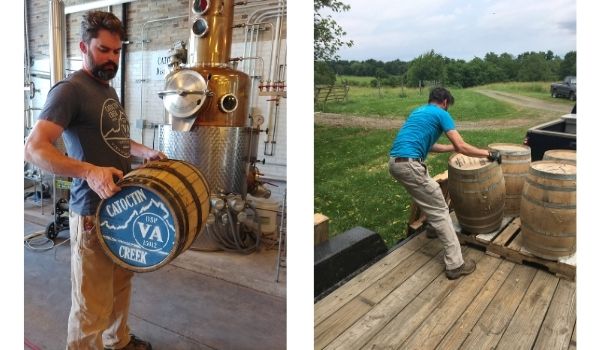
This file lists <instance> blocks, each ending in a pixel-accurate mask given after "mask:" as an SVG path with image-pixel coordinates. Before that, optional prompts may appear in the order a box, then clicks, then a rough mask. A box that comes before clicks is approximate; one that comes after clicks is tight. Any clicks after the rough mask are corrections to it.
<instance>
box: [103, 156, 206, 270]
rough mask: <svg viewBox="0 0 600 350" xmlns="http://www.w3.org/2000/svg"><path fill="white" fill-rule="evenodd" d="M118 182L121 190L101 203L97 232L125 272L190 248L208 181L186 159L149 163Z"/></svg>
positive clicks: (153, 266) (198, 226)
mask: <svg viewBox="0 0 600 350" xmlns="http://www.w3.org/2000/svg"><path fill="white" fill-rule="evenodd" d="M118 185H119V186H120V187H121V191H119V192H118V193H116V194H115V195H114V196H112V197H110V198H108V199H104V200H102V201H101V202H100V205H99V207H98V210H97V212H96V227H97V230H96V232H97V234H98V238H99V240H100V243H101V245H102V247H103V249H104V252H105V253H106V255H108V257H109V258H110V259H112V260H113V261H114V262H115V263H116V264H118V265H120V266H122V267H124V268H126V269H128V270H132V271H135V272H148V271H154V270H156V269H158V268H160V267H162V266H164V265H166V264H168V263H169V262H170V261H171V260H173V259H174V258H175V257H177V256H178V255H179V254H181V253H182V252H183V251H185V250H186V249H188V248H189V247H190V245H191V244H192V242H193V241H194V239H195V238H196V236H197V235H198V233H199V232H200V230H201V229H202V226H203V225H204V223H205V222H206V218H207V217H208V212H209V207H210V204H209V203H210V201H209V200H210V191H209V186H208V182H207V181H206V179H205V178H204V176H203V175H202V173H201V172H200V171H199V170H198V169H197V168H196V167H195V166H193V165H192V164H190V163H187V162H184V161H179V160H167V159H164V160H159V161H153V162H149V163H147V164H146V165H145V166H143V167H142V168H139V169H136V170H133V171H131V172H130V173H128V174H127V175H126V176H125V177H124V178H123V180H122V181H120V182H119V183H118Z"/></svg>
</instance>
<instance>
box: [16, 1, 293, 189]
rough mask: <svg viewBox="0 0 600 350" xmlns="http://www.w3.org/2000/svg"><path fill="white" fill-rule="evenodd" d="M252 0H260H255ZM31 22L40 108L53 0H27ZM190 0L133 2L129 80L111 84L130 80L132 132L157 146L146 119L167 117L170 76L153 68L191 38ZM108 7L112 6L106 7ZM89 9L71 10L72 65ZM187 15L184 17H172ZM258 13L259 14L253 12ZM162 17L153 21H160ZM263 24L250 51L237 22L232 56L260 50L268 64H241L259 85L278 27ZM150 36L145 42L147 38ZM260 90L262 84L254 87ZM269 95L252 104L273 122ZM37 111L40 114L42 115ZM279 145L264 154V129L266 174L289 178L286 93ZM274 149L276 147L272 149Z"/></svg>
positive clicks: (243, 17)
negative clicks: (164, 101)
mask: <svg viewBox="0 0 600 350" xmlns="http://www.w3.org/2000/svg"><path fill="white" fill-rule="evenodd" d="M63 2H64V4H65V7H68V6H72V5H78V4H83V3H86V2H89V1H82V0H65V1H63ZM249 3H250V4H252V3H256V1H249ZM26 4H27V12H28V16H27V17H28V18H27V19H26V20H27V21H28V26H29V28H28V29H29V49H30V55H31V58H32V61H33V62H34V66H33V67H34V69H33V70H34V71H35V72H36V76H35V77H34V79H33V80H34V81H35V82H36V86H37V87H39V88H40V90H41V91H40V92H39V93H38V96H36V99H35V100H34V101H33V107H34V108H40V107H42V106H43V102H44V101H45V96H46V94H47V90H48V89H49V86H48V85H49V84H48V80H47V79H48V78H47V74H45V72H48V70H49V64H48V40H49V39H48V13H49V5H48V0H26ZM188 4H189V1H188V0H137V1H134V2H131V3H129V4H127V5H126V6H127V23H126V26H127V40H128V41H129V44H127V47H126V50H125V51H126V53H125V55H124V57H123V59H124V61H125V65H124V67H120V69H123V68H124V69H125V81H124V82H121V81H120V75H119V74H117V77H116V78H115V79H113V81H112V82H111V84H112V85H113V87H114V88H115V89H116V90H117V93H120V89H121V85H122V84H123V86H124V98H123V96H122V102H123V104H124V105H125V111H126V113H127V115H128V117H129V121H130V124H131V137H132V138H133V139H134V140H137V141H143V143H144V144H146V145H148V146H152V141H153V130H151V129H142V128H140V126H141V125H143V124H142V120H145V121H146V122H151V123H163V122H165V110H164V108H163V105H162V100H161V99H160V98H158V91H160V90H162V89H163V87H164V80H163V79H159V78H157V77H156V76H155V75H154V74H152V73H153V71H152V70H153V69H155V65H154V62H152V59H153V57H156V55H159V54H161V53H164V52H166V51H167V50H168V49H169V48H171V47H172V45H173V43H174V42H176V41H178V40H181V41H184V42H186V43H187V42H188V39H189V38H188V36H189V23H188V22H189V21H188V15H189V10H188ZM123 6H124V5H117V6H112V8H111V11H112V12H113V13H114V14H115V15H117V17H119V18H121V16H122V9H123ZM258 8H259V7H251V8H246V9H244V8H243V7H240V8H237V7H236V9H235V12H234V14H235V15H234V24H238V23H245V22H246V21H248V19H249V18H250V17H251V15H252V13H253V12H254V11H255V10H256V9H258ZM102 9H103V10H106V8H102ZM82 15H83V12H79V13H73V14H69V15H67V16H66V27H67V28H66V37H67V43H66V56H67V58H68V63H67V69H78V68H79V67H80V65H81V54H80V52H79V26H80V21H81V17H82ZM179 16H183V18H172V17H179ZM252 18H256V17H252ZM155 20H158V21H156V22H149V21H155ZM265 22H269V23H272V25H273V26H274V25H275V18H274V17H267V18H265ZM285 23H286V22H285V20H284V21H283V30H282V39H283V40H282V44H281V50H280V57H281V59H280V63H281V64H285V62H284V61H285V52H286V50H285V45H286V40H285V38H286V28H285ZM262 27H263V29H266V30H261V31H260V34H259V35H258V40H257V44H256V47H255V48H256V50H255V51H252V53H250V52H248V51H247V50H248V48H247V47H246V49H245V47H244V38H245V37H247V35H246V34H245V29H242V28H237V29H234V30H233V38H232V41H233V44H232V52H231V55H232V57H241V56H243V55H244V52H245V51H246V56H250V55H252V56H260V57H262V59H263V61H264V69H261V68H260V67H261V64H260V63H259V61H254V60H247V61H244V62H242V63H240V65H239V67H238V69H240V70H243V71H245V72H246V73H248V74H250V75H252V76H253V77H254V78H253V79H254V81H255V86H258V81H259V80H260V79H261V78H260V77H259V75H261V73H263V77H262V78H263V79H264V80H267V74H268V71H269V60H270V55H271V50H272V48H271V43H272V42H271V38H272V34H273V31H272V30H271V28H272V27H271V26H269V25H266V26H265V25H263V26H262ZM142 40H144V42H142ZM254 94H255V95H257V90H255V92H254ZM267 99H269V97H265V96H255V97H254V98H253V99H252V103H251V107H254V108H252V110H255V111H257V112H256V113H257V114H262V115H263V116H264V118H265V123H264V124H263V128H266V127H267V125H268V123H269V120H268V119H269V108H270V105H273V102H268V101H267ZM36 113H37V112H35V111H34V118H35V116H36ZM277 118H278V119H277V131H276V147H275V152H274V153H273V155H265V154H264V152H263V151H264V140H266V134H265V133H264V132H263V133H261V136H260V139H259V151H258V157H259V159H262V158H264V159H265V165H260V166H259V168H260V170H261V172H262V173H264V174H265V176H266V177H271V178H274V179H281V180H285V178H286V163H287V158H286V153H287V142H286V140H287V137H286V119H287V111H286V99H285V98H282V99H281V103H280V106H279V115H278V117H277ZM267 153H270V147H269V149H268V152H267Z"/></svg>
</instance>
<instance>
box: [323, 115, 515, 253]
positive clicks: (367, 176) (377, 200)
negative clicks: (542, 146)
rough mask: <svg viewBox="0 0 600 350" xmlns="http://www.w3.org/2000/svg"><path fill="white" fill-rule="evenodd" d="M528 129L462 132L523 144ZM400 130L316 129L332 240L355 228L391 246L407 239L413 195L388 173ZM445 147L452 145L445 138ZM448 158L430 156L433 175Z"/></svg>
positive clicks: (480, 139)
mask: <svg viewBox="0 0 600 350" xmlns="http://www.w3.org/2000/svg"><path fill="white" fill-rule="evenodd" d="M526 129H527V128H512V129H495V130H487V131H463V132H461V135H462V136H463V138H464V139H465V140H466V141H467V142H469V143H471V144H473V145H476V146H480V147H485V146H487V145H488V144H490V143H494V142H506V143H519V144H520V143H521V142H522V140H523V136H524V135H525V132H526ZM396 133H397V130H374V129H358V128H336V127H325V126H319V125H316V126H315V148H314V151H315V152H314V153H315V179H314V183H315V188H314V192H315V199H314V210H315V212H318V213H322V214H324V215H326V216H327V217H329V219H330V222H329V231H330V236H335V235H336V234H340V233H342V232H344V231H346V230H349V229H350V228H352V227H355V226H363V227H365V228H368V229H370V230H373V231H375V232H377V233H378V234H379V235H381V237H382V238H383V240H384V241H385V243H386V244H387V245H388V247H390V246H392V245H394V244H395V243H397V242H398V241H399V240H400V239H402V238H404V237H405V232H406V227H407V220H408V215H409V207H410V202H411V199H410V196H408V194H407V193H406V191H405V190H404V189H403V188H402V186H401V185H400V184H399V183H397V182H396V181H395V180H394V179H393V178H392V177H391V175H390V174H389V172H388V166H387V161H388V152H389V147H390V146H391V143H392V141H393V139H394V137H395V136H396ZM440 142H442V143H448V140H447V139H445V138H441V139H440ZM449 156H450V154H449V153H443V154H435V153H432V154H430V156H429V158H428V159H427V165H428V168H429V172H430V174H431V175H432V176H434V175H436V174H438V173H441V172H443V171H445V170H447V162H448V157H449Z"/></svg>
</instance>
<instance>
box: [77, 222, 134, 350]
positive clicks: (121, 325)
mask: <svg viewBox="0 0 600 350" xmlns="http://www.w3.org/2000/svg"><path fill="white" fill-rule="evenodd" d="M69 231H70V234H71V312H70V314H69V324H68V335H67V349H86V350H87V349H90V350H96V349H97V350H102V349H103V348H104V347H107V348H115V349H119V348H123V347H125V346H126V345H127V343H129V327H128V326H127V317H128V313H129V303H130V299H131V279H132V277H133V273H132V272H130V271H128V270H125V269H123V268H121V267H119V266H118V265H116V264H115V263H113V262H112V261H111V260H110V259H109V258H108V257H107V256H106V255H105V254H104V252H103V251H102V248H101V246H100V242H99V241H98V237H97V236H96V233H95V232H94V217H93V216H81V215H78V214H76V213H73V212H70V213H69Z"/></svg>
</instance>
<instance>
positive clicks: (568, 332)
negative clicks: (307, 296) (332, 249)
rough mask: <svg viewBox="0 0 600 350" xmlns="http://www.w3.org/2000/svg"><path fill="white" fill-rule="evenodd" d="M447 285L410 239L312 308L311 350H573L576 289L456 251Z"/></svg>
mask: <svg viewBox="0 0 600 350" xmlns="http://www.w3.org/2000/svg"><path fill="white" fill-rule="evenodd" d="M463 255H464V256H465V258H471V259H474V260H475V261H476V262H477V269H476V270H475V272H473V273H472V274H470V275H468V276H464V277H462V278H459V279H457V280H454V281H451V280H448V279H447V278H446V276H445V273H444V265H443V262H442V246H441V243H440V242H439V240H438V239H428V238H427V237H426V236H425V234H424V233H421V234H418V235H416V236H415V237H414V238H412V239H410V240H408V241H407V242H406V243H405V244H404V245H402V246H400V247H399V248H397V249H395V250H393V251H392V252H390V253H389V254H388V255H387V256H385V257H384V258H383V259H381V260H380V261H379V262H377V263H376V264H374V265H372V266H371V267H369V268H368V269H367V270H365V271H363V272H362V273H361V274H359V275H357V276H356V277H355V278H353V279H352V280H350V281H348V282H347V283H346V284H344V285H343V286H341V287H340V288H338V289H337V290H335V291H334V292H333V293H331V294H329V295H328V296H327V297H325V298H323V299H322V300H320V301H319V302H317V304H315V321H314V324H315V341H314V342H315V349H420V350H421V349H443V350H447V349H477V350H479V349H492V348H494V349H510V350H513V349H575V348H576V332H575V321H576V314H575V313H576V308H575V282H573V281H570V280H567V279H562V278H559V277H557V276H556V275H554V274H551V273H548V272H546V271H545V270H543V269H538V268H536V267H532V266H528V265H523V264H517V263H514V262H512V261H509V260H506V259H502V258H499V257H496V256H492V255H489V254H486V253H485V252H483V251H481V250H478V249H475V248H473V247H470V246H463Z"/></svg>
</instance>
